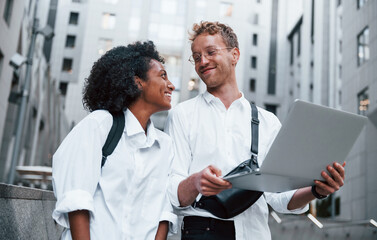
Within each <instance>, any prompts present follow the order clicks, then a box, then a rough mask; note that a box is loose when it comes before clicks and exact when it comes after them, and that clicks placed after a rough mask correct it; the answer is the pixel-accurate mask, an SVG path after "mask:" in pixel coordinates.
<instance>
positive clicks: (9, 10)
mask: <svg viewBox="0 0 377 240" xmlns="http://www.w3.org/2000/svg"><path fill="white" fill-rule="evenodd" d="M12 9H13V0H7V1H6V2H5V8H4V14H3V18H4V20H5V22H6V23H7V24H8V26H9V25H10V18H11V17H12Z"/></svg>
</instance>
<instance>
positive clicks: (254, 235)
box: [165, 92, 308, 239]
mask: <svg viewBox="0 0 377 240" xmlns="http://www.w3.org/2000/svg"><path fill="white" fill-rule="evenodd" d="M258 115H259V116H258V117H259V121H260V124H259V149H258V163H259V166H261V165H262V164H263V160H264V158H265V156H266V153H267V151H268V149H269V148H270V146H271V144H272V142H273V140H274V138H275V137H276V135H277V133H278V131H279V130H280V127H281V124H280V122H279V120H278V119H277V118H276V116H275V115H273V114H272V113H270V112H267V111H265V110H263V109H261V108H258ZM250 120H251V107H250V103H249V102H248V101H247V100H246V99H245V98H244V96H243V95H242V97H241V98H239V99H237V100H236V101H234V102H233V103H232V104H231V106H230V107H229V108H228V109H226V108H225V106H224V104H223V103H222V102H221V100H220V99H219V98H217V97H215V96H213V95H212V94H210V93H208V92H205V93H204V94H200V95H199V96H197V97H195V98H193V99H190V100H188V101H186V102H183V103H180V104H178V105H177V106H176V107H175V108H174V109H173V110H172V111H171V112H170V114H169V117H168V121H167V124H166V128H165V130H166V131H167V132H168V133H169V135H170V136H171V137H172V138H173V142H174V146H175V156H174V160H173V165H172V174H171V177H170V183H169V197H170V201H171V202H172V204H173V206H174V207H175V208H176V210H177V213H179V214H180V215H183V216H203V217H213V218H217V217H215V216H214V215H212V214H211V213H209V212H207V211H205V210H201V209H198V208H193V207H191V206H189V207H179V200H178V195H177V191H178V185H179V183H180V182H181V181H182V180H184V179H186V178H187V177H188V176H190V175H191V174H193V173H196V172H199V171H201V170H203V169H204V168H206V167H207V166H208V165H210V164H212V165H215V166H217V167H218V168H219V169H221V171H222V173H223V174H224V175H225V174H226V173H228V172H229V171H230V170H232V169H233V168H234V167H236V166H237V165H238V164H240V163H241V162H243V161H244V160H247V159H249V158H250V154H251V152H250V146H251V125H250ZM294 192H295V191H289V192H284V193H264V194H263V195H262V197H261V198H259V200H258V201H257V202H255V203H254V205H252V206H251V207H250V208H249V209H247V210H246V211H244V212H243V213H241V214H240V215H238V216H236V217H234V218H233V219H232V220H234V223H235V230H236V238H237V239H271V234H270V230H269V227H268V207H267V203H268V204H269V205H270V206H271V207H272V208H273V209H274V210H275V211H277V212H281V213H303V212H305V211H307V209H308V206H306V207H304V208H303V209H298V210H295V211H289V210H288V209H287V205H288V203H289V201H290V200H291V198H292V196H293V194H294ZM199 198H200V194H199V196H198V197H197V200H199Z"/></svg>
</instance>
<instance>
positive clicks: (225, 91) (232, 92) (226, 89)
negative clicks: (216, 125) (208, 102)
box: [207, 84, 242, 109]
mask: <svg viewBox="0 0 377 240" xmlns="http://www.w3.org/2000/svg"><path fill="white" fill-rule="evenodd" d="M207 91H208V92H209V93H211V94H212V95H213V96H215V97H218V98H219V99H220V100H221V102H222V103H223V104H224V106H225V108H226V109H228V108H229V107H230V105H232V103H233V102H234V101H235V100H237V99H239V98H240V97H241V96H242V94H241V92H240V91H239V90H238V86H237V84H226V85H223V86H221V87H220V88H214V89H211V88H207Z"/></svg>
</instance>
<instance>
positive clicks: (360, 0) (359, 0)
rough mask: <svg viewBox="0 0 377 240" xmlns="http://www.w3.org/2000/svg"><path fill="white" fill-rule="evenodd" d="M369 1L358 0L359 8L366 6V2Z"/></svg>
mask: <svg viewBox="0 0 377 240" xmlns="http://www.w3.org/2000/svg"><path fill="white" fill-rule="evenodd" d="M367 2H368V0H357V8H358V9H359V8H361V7H362V6H364V5H365V4H366V3H367Z"/></svg>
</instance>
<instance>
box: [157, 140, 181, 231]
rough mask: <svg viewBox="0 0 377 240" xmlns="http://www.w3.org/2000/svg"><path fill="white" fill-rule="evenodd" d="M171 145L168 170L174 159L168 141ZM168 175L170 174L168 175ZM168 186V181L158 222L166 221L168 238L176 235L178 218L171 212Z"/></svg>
mask: <svg viewBox="0 0 377 240" xmlns="http://www.w3.org/2000/svg"><path fill="white" fill-rule="evenodd" d="M170 143H171V145H170V148H169V149H170V157H169V158H170V166H169V169H171V163H172V160H173V157H174V151H173V148H172V142H171V141H170ZM169 175H170V173H169ZM168 186H169V181H167V183H166V187H165V192H166V194H165V200H164V206H163V211H162V214H161V217H160V222H161V221H168V222H169V236H171V235H173V234H177V232H178V217H177V215H176V214H175V213H174V210H173V207H172V205H171V203H170V200H169V195H168V192H167V189H168Z"/></svg>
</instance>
